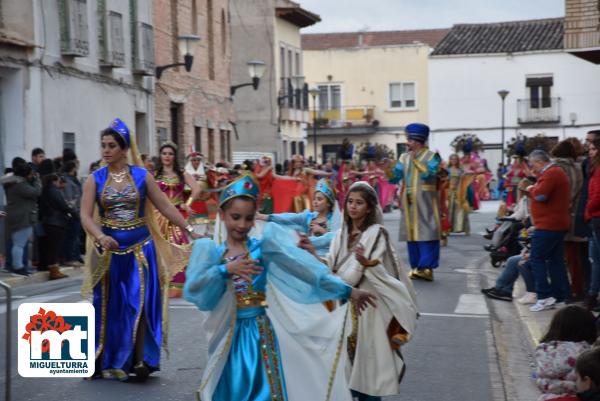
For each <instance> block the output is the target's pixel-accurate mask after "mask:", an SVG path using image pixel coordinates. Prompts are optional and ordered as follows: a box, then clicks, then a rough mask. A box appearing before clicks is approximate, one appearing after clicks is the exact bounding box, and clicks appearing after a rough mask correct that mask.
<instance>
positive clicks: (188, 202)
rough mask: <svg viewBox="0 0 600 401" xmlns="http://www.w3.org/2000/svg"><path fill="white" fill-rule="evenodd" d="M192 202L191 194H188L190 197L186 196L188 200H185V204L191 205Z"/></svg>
mask: <svg viewBox="0 0 600 401" xmlns="http://www.w3.org/2000/svg"><path fill="white" fill-rule="evenodd" d="M192 203H194V198H192V195H190V197H189V198H188V200H187V201H186V202H185V205H186V206H192Z"/></svg>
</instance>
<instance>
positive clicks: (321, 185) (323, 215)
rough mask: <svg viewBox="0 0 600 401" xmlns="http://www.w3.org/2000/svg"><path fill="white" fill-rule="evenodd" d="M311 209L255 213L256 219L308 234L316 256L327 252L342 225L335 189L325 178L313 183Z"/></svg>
mask: <svg viewBox="0 0 600 401" xmlns="http://www.w3.org/2000/svg"><path fill="white" fill-rule="evenodd" d="M312 207H313V211H310V210H309V209H306V210H305V211H303V212H302V213H277V214H269V215H266V214H260V213H259V214H257V216H256V218H257V220H263V221H269V222H273V223H277V224H280V225H284V226H286V227H289V228H292V229H294V230H297V231H299V232H301V233H303V234H305V235H308V236H309V239H310V241H311V242H312V244H313V245H314V246H315V248H316V251H317V255H318V256H325V255H327V252H329V244H330V243H331V240H333V237H335V233H336V232H337V230H339V229H340V227H341V225H342V219H341V216H342V215H341V213H340V209H339V206H338V203H337V201H336V195H335V191H334V190H333V188H332V187H331V185H330V184H329V181H328V180H327V179H324V178H322V179H320V180H319V181H318V182H317V185H315V190H314V195H313V200H312Z"/></svg>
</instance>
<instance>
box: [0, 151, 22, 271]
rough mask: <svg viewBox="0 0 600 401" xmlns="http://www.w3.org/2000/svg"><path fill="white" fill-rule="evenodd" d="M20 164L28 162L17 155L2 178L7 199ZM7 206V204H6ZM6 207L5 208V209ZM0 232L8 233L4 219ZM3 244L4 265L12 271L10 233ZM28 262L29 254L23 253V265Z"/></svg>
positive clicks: (4, 198)
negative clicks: (16, 169)
mask: <svg viewBox="0 0 600 401" xmlns="http://www.w3.org/2000/svg"><path fill="white" fill-rule="evenodd" d="M19 164H27V161H26V160H25V159H23V158H21V157H15V158H14V159H12V162H11V167H9V168H7V169H6V170H5V174H4V175H3V176H2V177H1V178H0V184H2V190H3V194H2V196H3V200H6V190H7V189H8V187H10V186H12V185H13V184H16V183H17V182H18V180H19V178H18V177H16V176H15V174H14V171H15V168H16V167H17V166H18V165H19ZM4 206H5V207H6V204H5V205H4ZM5 207H4V209H5ZM0 226H1V227H0V232H1V233H2V234H3V235H6V234H7V232H6V223H5V221H4V220H2V222H1V223H0ZM2 244H3V245H4V251H5V252H6V254H5V255H6V259H5V261H4V267H5V268H6V270H8V271H10V267H11V266H12V255H11V252H10V250H11V249H12V239H11V237H10V235H6V237H4V238H3V240H2ZM27 263H28V255H27V254H25V253H24V254H23V266H27Z"/></svg>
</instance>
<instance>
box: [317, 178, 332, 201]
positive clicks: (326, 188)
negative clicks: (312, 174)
mask: <svg viewBox="0 0 600 401" xmlns="http://www.w3.org/2000/svg"><path fill="white" fill-rule="evenodd" d="M317 191H318V192H321V193H323V195H325V196H326V197H327V199H329V200H330V201H331V203H332V204H335V192H334V191H333V188H331V185H329V182H328V181H327V179H325V178H321V179H320V180H319V181H317V185H315V192H317Z"/></svg>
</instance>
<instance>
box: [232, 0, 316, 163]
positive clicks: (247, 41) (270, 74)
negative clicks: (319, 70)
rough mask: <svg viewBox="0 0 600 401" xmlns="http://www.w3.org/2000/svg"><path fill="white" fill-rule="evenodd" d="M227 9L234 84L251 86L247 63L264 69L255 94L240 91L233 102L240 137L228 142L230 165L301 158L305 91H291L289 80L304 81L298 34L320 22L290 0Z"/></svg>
mask: <svg viewBox="0 0 600 401" xmlns="http://www.w3.org/2000/svg"><path fill="white" fill-rule="evenodd" d="M232 4H233V6H232V11H231V25H232V28H231V29H232V41H231V44H232V54H233V56H232V57H233V67H232V76H233V83H234V84H242V83H245V82H248V81H249V80H250V78H249V76H248V70H247V68H246V63H247V62H248V61H250V60H261V61H263V62H265V64H266V67H267V68H266V71H265V73H264V75H263V77H262V79H261V81H260V85H259V87H258V89H257V90H252V88H251V87H250V88H242V89H240V90H238V91H237V92H236V93H235V95H234V97H233V102H234V105H235V111H236V114H237V131H238V133H239V140H237V141H235V142H233V148H234V157H233V158H234V161H241V160H243V159H245V158H253V157H256V156H258V155H260V154H263V153H267V154H271V155H273V156H274V157H275V160H276V161H278V162H281V161H283V160H286V159H289V158H290V157H291V156H292V155H293V154H305V144H306V139H305V130H304V127H305V125H306V123H307V122H308V93H307V86H306V85H301V87H295V86H294V80H293V79H292V77H298V76H303V75H305V73H304V68H303V51H302V44H301V36H300V29H302V28H304V27H307V26H310V25H313V24H315V23H317V22H319V21H320V18H319V16H318V15H315V14H313V13H311V12H309V11H307V10H305V9H303V8H302V7H300V5H298V4H297V3H294V2H292V1H289V0H255V1H251V2H249V1H247V0H232Z"/></svg>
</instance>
